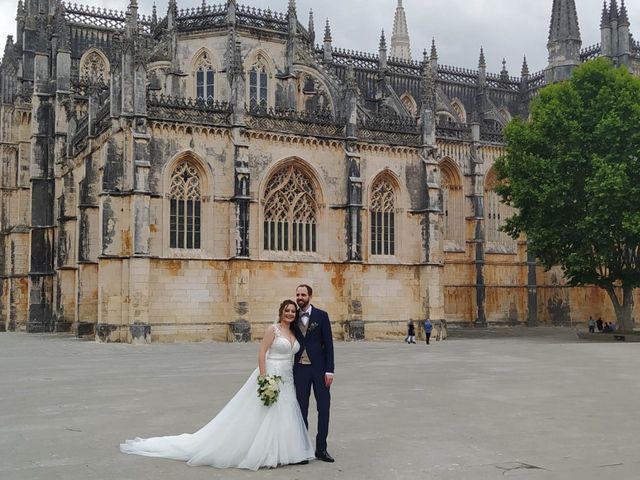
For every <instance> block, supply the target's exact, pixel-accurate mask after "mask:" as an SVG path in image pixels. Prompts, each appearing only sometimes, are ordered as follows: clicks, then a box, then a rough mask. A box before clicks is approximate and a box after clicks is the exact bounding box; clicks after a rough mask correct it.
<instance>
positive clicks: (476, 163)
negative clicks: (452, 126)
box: [470, 122, 487, 327]
mask: <svg viewBox="0 0 640 480" xmlns="http://www.w3.org/2000/svg"><path fill="white" fill-rule="evenodd" d="M471 135H472V144H471V165H470V167H471V186H472V193H471V204H472V206H473V216H474V219H473V221H474V234H473V244H474V250H475V260H474V264H475V270H476V318H475V319H474V325H475V326H476V327H486V326H487V317H486V312H485V300H486V286H485V281H484V265H485V258H484V251H485V228H484V188H483V187H484V173H483V164H484V159H483V158H482V155H481V154H480V152H479V147H480V124H479V123H478V122H473V123H472V124H471Z"/></svg>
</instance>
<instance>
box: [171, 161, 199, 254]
mask: <svg viewBox="0 0 640 480" xmlns="http://www.w3.org/2000/svg"><path fill="white" fill-rule="evenodd" d="M169 202H170V213H169V247H170V248H187V249H196V248H200V243H201V241H200V240H201V239H200V237H201V224H200V222H201V209H202V186H201V180H200V175H199V173H198V170H197V169H196V167H194V166H193V165H192V164H191V163H189V162H188V161H186V160H185V161H182V162H180V163H179V164H178V166H177V167H176V168H175V170H174V171H173V175H172V176H171V188H170V193H169Z"/></svg>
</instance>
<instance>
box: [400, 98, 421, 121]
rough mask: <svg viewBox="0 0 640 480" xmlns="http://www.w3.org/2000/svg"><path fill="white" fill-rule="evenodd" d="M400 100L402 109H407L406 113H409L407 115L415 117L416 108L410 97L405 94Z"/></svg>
mask: <svg viewBox="0 0 640 480" xmlns="http://www.w3.org/2000/svg"><path fill="white" fill-rule="evenodd" d="M400 100H402V104H403V105H404V108H406V109H407V112H409V115H411V116H413V117H415V116H416V115H417V114H418V106H417V104H416V101H415V100H414V99H413V97H412V96H411V95H409V94H408V93H405V94H404V95H402V97H401V98H400Z"/></svg>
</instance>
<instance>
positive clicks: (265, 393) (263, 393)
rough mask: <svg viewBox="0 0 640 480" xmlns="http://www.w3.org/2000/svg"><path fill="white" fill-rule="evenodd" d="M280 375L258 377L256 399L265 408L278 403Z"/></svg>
mask: <svg viewBox="0 0 640 480" xmlns="http://www.w3.org/2000/svg"><path fill="white" fill-rule="evenodd" d="M281 381H282V377H281V376H280V375H260V376H259V377H258V397H260V400H262V403H263V404H264V405H265V406H266V407H270V406H271V405H273V404H274V403H276V402H277V401H278V395H279V394H280V386H279V385H278V383H279V382H281Z"/></svg>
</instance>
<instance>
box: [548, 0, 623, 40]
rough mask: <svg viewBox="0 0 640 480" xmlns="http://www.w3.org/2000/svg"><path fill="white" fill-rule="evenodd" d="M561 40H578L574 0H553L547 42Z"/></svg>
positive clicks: (613, 0)
mask: <svg viewBox="0 0 640 480" xmlns="http://www.w3.org/2000/svg"><path fill="white" fill-rule="evenodd" d="M611 3H612V5H613V3H615V0H612V2H611ZM616 10H617V9H616ZM563 40H577V41H580V27H579V25H578V13H577V11H576V2H575V0H553V12H552V13H551V26H550V27H549V43H552V42H558V41H563Z"/></svg>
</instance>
